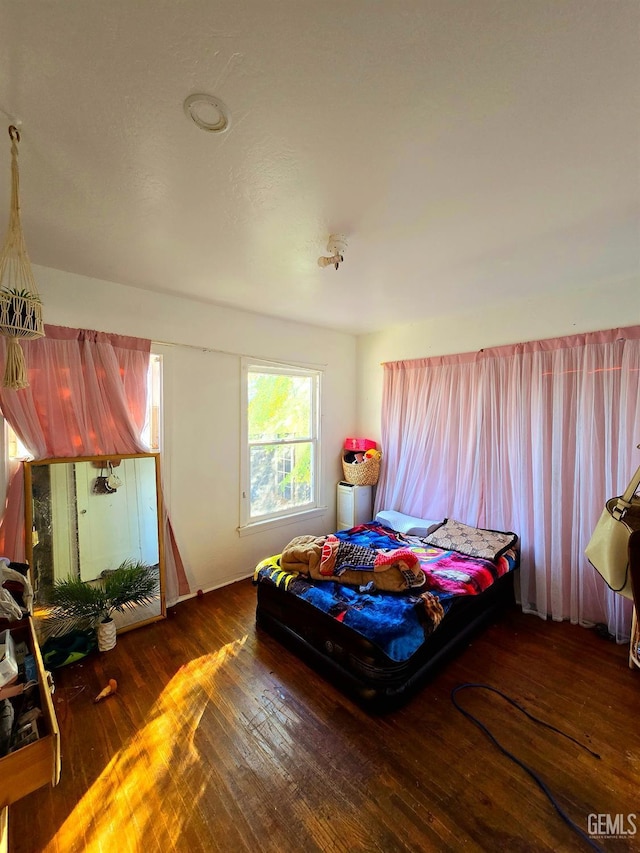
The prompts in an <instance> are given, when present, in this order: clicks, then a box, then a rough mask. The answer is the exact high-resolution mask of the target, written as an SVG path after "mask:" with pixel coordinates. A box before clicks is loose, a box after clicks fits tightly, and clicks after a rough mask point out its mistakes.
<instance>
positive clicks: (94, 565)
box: [75, 460, 142, 581]
mask: <svg viewBox="0 0 640 853" xmlns="http://www.w3.org/2000/svg"><path fill="white" fill-rule="evenodd" d="M127 461H130V460H123V462H127ZM75 468H76V493H77V501H78V550H79V553H80V577H81V578H82V580H85V581H88V580H94V579H95V578H97V577H99V575H100V573H101V572H102V571H103V570H104V569H115V568H117V567H118V566H119V565H120V564H121V563H122V562H124V561H125V560H141V559H142V550H141V543H140V531H139V527H138V490H137V485H136V482H137V481H136V476H135V473H134V471H133V470H132V471H131V472H130V471H129V470H128V469H127V470H124V468H125V466H124V465H122V466H118V467H117V468H114V473H116V474H117V475H118V477H120V479H121V480H122V486H120V487H119V488H118V489H117V491H115V492H108V493H106V494H96V492H95V491H94V484H95V480H96V478H97V477H99V476H100V475H101V473H104V474H106V475H108V474H109V473H110V472H109V471H108V470H107V469H105V470H104V471H103V472H101V470H100V468H96V467H94V466H93V465H92V464H91V463H87V462H81V463H79V464H77V465H76V466H75ZM121 468H122V469H123V470H122V473H121Z"/></svg>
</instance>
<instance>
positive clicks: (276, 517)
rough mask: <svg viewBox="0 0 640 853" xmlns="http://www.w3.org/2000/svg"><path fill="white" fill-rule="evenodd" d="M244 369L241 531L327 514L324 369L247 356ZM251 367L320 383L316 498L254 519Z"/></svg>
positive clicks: (247, 532)
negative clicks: (324, 499)
mask: <svg viewBox="0 0 640 853" xmlns="http://www.w3.org/2000/svg"><path fill="white" fill-rule="evenodd" d="M240 369H241V382H240V386H241V394H240V400H241V402H240V406H241V411H240V524H239V525H238V528H237V530H238V534H239V535H240V536H246V535H250V534H252V533H258V532H260V531H263V530H266V529H268V528H271V527H281V526H283V525H287V524H292V523H294V522H298V521H301V520H303V519H307V518H314V517H316V516H320V515H323V514H324V513H325V512H326V510H327V507H326V506H323V505H322V476H321V472H322V458H321V457H322V417H321V409H322V377H323V372H322V370H319V369H318V368H309V367H304V366H303V365H300V364H289V363H284V362H272V361H264V360H262V359H257V358H247V357H243V358H242V359H241V362H240ZM251 370H256V371H260V372H264V373H274V374H281V373H284V374H286V375H288V376H296V375H297V376H307V377H309V376H311V377H315V383H316V394H315V395H314V399H313V401H312V409H313V410H312V416H313V421H314V423H315V452H314V454H313V456H314V468H315V470H314V494H313V500H312V501H311V502H310V503H309V504H305V505H304V506H301V507H300V508H299V509H293V510H288V511H283V512H279V513H274V514H272V515H265V516H261V517H260V518H255V519H252V518H251V516H250V506H251V503H250V497H249V495H250V490H251V483H250V482H249V425H248V421H247V411H248V405H249V400H248V387H249V383H248V379H247V375H248V373H249V372H250V371H251ZM274 443H276V442H274Z"/></svg>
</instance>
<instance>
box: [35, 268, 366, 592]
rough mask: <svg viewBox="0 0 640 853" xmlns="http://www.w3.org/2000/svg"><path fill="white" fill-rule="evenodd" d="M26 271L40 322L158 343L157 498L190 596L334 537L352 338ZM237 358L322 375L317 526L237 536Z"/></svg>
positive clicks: (347, 425)
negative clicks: (304, 539)
mask: <svg viewBox="0 0 640 853" xmlns="http://www.w3.org/2000/svg"><path fill="white" fill-rule="evenodd" d="M34 273H35V276H36V280H37V282H38V289H39V291H40V295H41V297H42V301H43V304H44V317H45V323H51V324H53V325H59V326H71V327H74V328H85V329H96V330H99V331H104V332H115V333H119V334H124V335H134V336H137V337H143V338H150V339H151V340H152V341H156V342H164V343H162V344H159V345H154V346H153V349H154V351H155V352H159V353H162V355H163V363H164V427H165V451H166V452H165V453H164V454H163V479H164V482H165V492H166V494H165V498H166V500H167V505H168V507H169V511H170V515H171V519H172V522H173V525H174V529H175V533H176V538H177V540H178V544H179V546H180V549H181V552H182V555H183V558H184V560H185V564H186V567H187V570H188V572H189V574H190V579H191V582H192V590H193V592H195V591H196V590H197V589H203V590H207V589H212V588H214V587H216V586H220V585H222V584H225V583H229V582H231V581H233V580H237V579H238V578H241V577H246V576H247V575H248V574H249V573H250V572H251V571H252V570H253V568H254V566H255V564H256V563H257V562H258V561H259V560H261V559H262V558H264V557H267V556H269V555H271V554H275V553H278V552H279V551H281V550H282V547H283V546H284V545H285V544H286V543H287V542H288V541H289V540H290V539H292V538H293V537H294V536H298V535H300V534H304V533H311V534H320V533H326V532H329V531H333V530H335V523H336V522H335V518H336V516H335V511H336V508H335V493H336V488H335V487H336V482H337V481H338V480H339V478H340V476H341V468H340V462H339V459H340V448H341V446H342V442H343V440H344V437H345V436H346V435H350V434H352V431H353V428H354V425H355V423H356V396H355V393H354V387H355V363H356V339H355V337H353V336H351V335H347V334H343V333H340V332H330V331H327V330H324V329H320V328H316V327H314V326H305V325H301V324H296V323H289V322H284V321H280V320H275V319H271V318H267V317H262V316H259V315H256V314H249V313H242V312H239V311H235V310H233V309H227V308H221V307H216V306H212V305H208V304H204V303H199V302H194V301H190V300H186V299H180V298H178V297H175V296H169V295H162V294H160V295H159V294H154V293H150V292H146V291H141V290H136V289H134V288H130V287H126V286H124V285H120V284H114V283H112V282H105V281H100V280H97V279H92V278H86V277H84V276H78V275H73V274H70V273H65V272H60V271H58V270H53V269H49V268H46V267H34ZM167 342H168V343H171V344H188V345H190V346H167V345H165V344H166V343H167ZM193 346H197V347H199V348H202V349H193V348H192V347H193ZM204 349H211V350H218V352H206V351H203V350H204ZM242 355H250V356H255V357H262V358H266V359H275V360H278V361H290V362H294V363H297V362H303V363H305V364H311V365H314V366H319V367H322V369H323V370H324V375H323V403H324V405H323V422H322V438H323V446H324V450H325V453H324V457H323V460H322V471H323V488H324V496H323V497H324V502H325V503H326V505H327V510H326V513H325V514H324V515H322V516H320V517H318V518H315V519H313V520H307V521H304V522H296V523H293V524H288V525H285V526H281V527H277V528H272V529H270V530H269V531H266V532H260V533H255V534H252V535H248V536H243V537H240V536H239V535H238V532H237V526H238V521H239V504H240V488H239V486H240V484H239V463H240V358H241V356H242Z"/></svg>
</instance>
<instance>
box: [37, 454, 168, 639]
mask: <svg viewBox="0 0 640 853" xmlns="http://www.w3.org/2000/svg"><path fill="white" fill-rule="evenodd" d="M147 458H148V459H153V460H154V462H155V481H156V506H157V516H158V573H159V586H160V591H159V599H160V613H159V614H158V615H157V616H151V617H148V618H146V619H141V620H140V621H139V622H134V623H132V624H128V625H123V626H122V627H119V628H118V634H124V633H125V632H127V631H131V630H133V629H134V628H141V627H142V626H143V625H149V624H151V623H152V622H159V621H160V620H161V619H166V616H167V606H166V600H165V559H164V536H163V526H164V525H163V512H162V489H161V480H160V454H159V453H109V454H104V455H95V456H66V457H59V458H47V459H31V460H25V461H24V519H25V527H24V540H25V542H24V545H25V559H26V561H27V563H28V565H29V574H30V575H31V582H32V583H33V569H32V566H33V537H32V536H30V535H29V533H30V531H32V530H33V497H32V491H33V478H32V474H31V471H32V468H34V467H36V466H42V465H58V464H62V463H65V462H66V463H67V464H70V463H76V462H92V463H102V464H101V465H99V464H97V467H104V468H106V467H107V463H108V462H109V461H115V460H116V459H118V460H120V459H147ZM40 606H43V607H46V605H42V604H41V605H40Z"/></svg>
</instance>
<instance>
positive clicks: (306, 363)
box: [151, 340, 327, 368]
mask: <svg viewBox="0 0 640 853" xmlns="http://www.w3.org/2000/svg"><path fill="white" fill-rule="evenodd" d="M154 344H155V345H156V346H159V347H182V348H184V349H195V350H198V351H199V352H207V353H215V354H217V355H235V356H237V357H238V358H255V359H256V361H270V362H272V363H274V364H291V360H289V361H285V360H284V359H282V358H271V356H264V355H253V354H252V353H248V352H233V351H232V350H227V349H216V348H215V347H203V346H198V345H197V344H180V343H176V342H175V341H157V340H152V341H151V345H152V346H153V345H154ZM293 361H295V364H300V365H304V366H305V367H311V368H324V367H327V364H326V363H323V362H318V363H316V362H312V361H298V360H297V359H293Z"/></svg>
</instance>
